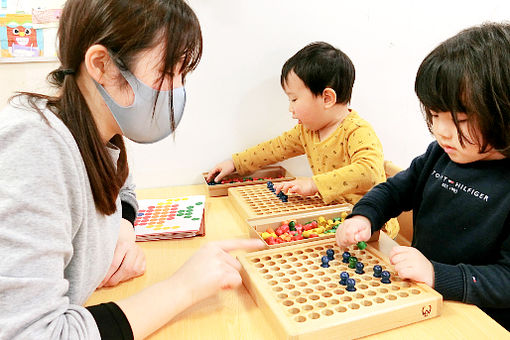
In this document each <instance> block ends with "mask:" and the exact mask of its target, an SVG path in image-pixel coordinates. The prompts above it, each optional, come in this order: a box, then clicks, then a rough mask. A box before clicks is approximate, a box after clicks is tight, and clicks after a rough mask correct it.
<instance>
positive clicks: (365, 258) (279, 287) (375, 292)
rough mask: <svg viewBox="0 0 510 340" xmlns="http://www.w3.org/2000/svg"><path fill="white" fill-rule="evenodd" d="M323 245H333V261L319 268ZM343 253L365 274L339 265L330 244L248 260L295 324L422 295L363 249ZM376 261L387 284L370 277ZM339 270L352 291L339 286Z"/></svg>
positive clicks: (340, 254)
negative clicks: (352, 281) (360, 264)
mask: <svg viewBox="0 0 510 340" xmlns="http://www.w3.org/2000/svg"><path fill="white" fill-rule="evenodd" d="M328 248H333V249H334V251H335V259H334V260H332V261H330V262H329V264H330V267H329V268H322V267H321V266H320V263H321V257H322V256H324V255H325V254H326V250H327V249H328ZM348 251H349V252H350V253H351V255H352V256H356V257H357V258H358V261H361V262H363V263H364V264H365V268H364V270H365V274H356V273H355V272H354V271H355V270H354V269H351V268H349V267H348V264H346V263H343V262H342V252H341V251H340V250H339V248H338V247H336V246H332V245H326V246H314V247H308V248H305V249H303V250H294V251H283V252H282V253H276V254H272V255H264V256H261V257H256V256H255V257H251V258H250V259H249V261H250V262H251V264H252V265H253V266H254V267H255V268H256V270H257V272H258V274H259V275H260V277H262V278H263V279H264V280H265V281H266V282H267V284H268V285H269V286H270V288H271V291H272V292H273V294H274V296H275V297H276V301H278V303H279V304H280V306H281V307H282V308H283V309H284V310H285V312H286V315H287V316H288V317H289V319H291V320H293V321H295V322H297V323H303V322H306V321H307V320H309V319H312V320H314V319H319V318H324V317H326V318H327V317H330V316H332V315H338V314H343V313H349V311H350V310H359V309H362V308H370V307H371V306H376V305H382V304H384V303H385V302H387V301H395V300H397V299H405V298H407V297H409V296H412V295H419V294H421V293H422V291H421V290H420V288H419V287H418V286H417V285H413V284H411V283H410V282H408V281H405V280H402V279H401V278H399V277H398V276H397V275H396V274H395V273H394V272H393V271H391V269H390V268H388V266H387V265H386V264H385V263H380V261H379V259H378V257H376V256H374V255H372V254H370V253H369V252H367V251H366V250H359V249H357V248H356V249H354V248H352V247H351V248H349V250H348ZM376 264H379V265H380V266H381V267H382V268H383V270H387V271H389V272H390V274H391V284H383V283H381V282H380V278H376V277H373V275H372V274H373V266H374V265H376ZM342 271H346V272H348V273H349V276H350V277H351V278H354V279H355V280H356V291H355V292H348V291H346V289H345V286H343V285H340V284H339V280H340V273H341V272H342Z"/></svg>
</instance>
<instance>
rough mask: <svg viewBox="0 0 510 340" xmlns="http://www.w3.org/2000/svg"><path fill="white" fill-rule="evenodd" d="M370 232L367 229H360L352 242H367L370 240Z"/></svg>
mask: <svg viewBox="0 0 510 340" xmlns="http://www.w3.org/2000/svg"><path fill="white" fill-rule="evenodd" d="M370 234H371V230H369V229H367V228H361V229H359V230H358V231H357V232H356V233H355V234H354V241H355V242H356V243H357V242H361V241H368V240H369V239H370Z"/></svg>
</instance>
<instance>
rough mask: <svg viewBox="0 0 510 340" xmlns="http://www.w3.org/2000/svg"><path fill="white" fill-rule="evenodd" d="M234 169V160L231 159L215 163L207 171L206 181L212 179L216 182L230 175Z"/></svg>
mask: <svg viewBox="0 0 510 340" xmlns="http://www.w3.org/2000/svg"><path fill="white" fill-rule="evenodd" d="M235 169H236V167H235V165H234V161H233V160H231V159H229V160H227V161H224V162H221V163H219V164H216V166H215V167H214V168H212V170H211V171H209V174H208V175H207V182H210V181H212V180H213V179H214V181H215V182H216V183H219V182H220V181H221V179H222V178H223V177H225V176H227V175H230V174H231V173H233V172H234V171H235ZM215 176H216V177H215Z"/></svg>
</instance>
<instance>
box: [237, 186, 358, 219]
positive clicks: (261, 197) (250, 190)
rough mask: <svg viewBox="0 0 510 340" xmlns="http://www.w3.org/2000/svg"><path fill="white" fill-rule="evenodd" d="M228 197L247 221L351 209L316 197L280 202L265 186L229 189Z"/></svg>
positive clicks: (293, 196)
mask: <svg viewBox="0 0 510 340" xmlns="http://www.w3.org/2000/svg"><path fill="white" fill-rule="evenodd" d="M228 195H229V198H230V199H231V202H232V203H233V205H234V207H235V208H236V210H237V211H238V212H239V214H240V215H241V217H242V218H243V219H248V220H251V219H255V218H265V217H276V216H285V215H289V214H294V213H298V212H299V213H302V212H311V211H318V210H322V209H325V208H341V207H347V206H348V207H352V206H351V205H350V204H348V203H343V204H326V203H324V201H322V199H321V198H320V197H319V196H318V195H316V196H311V197H302V196H300V195H297V194H289V195H288V202H282V201H280V199H278V197H276V195H275V194H274V193H273V192H271V191H270V190H269V189H268V188H267V184H258V185H250V186H245V187H237V188H230V189H228Z"/></svg>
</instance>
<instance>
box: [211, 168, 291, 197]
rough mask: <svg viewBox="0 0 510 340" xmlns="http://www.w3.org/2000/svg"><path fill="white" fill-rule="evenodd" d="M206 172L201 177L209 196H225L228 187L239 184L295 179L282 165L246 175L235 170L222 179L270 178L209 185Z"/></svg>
mask: <svg viewBox="0 0 510 340" xmlns="http://www.w3.org/2000/svg"><path fill="white" fill-rule="evenodd" d="M208 174H209V173H208V172H204V173H202V177H203V178H204V182H205V184H206V185H207V188H208V191H209V196H226V195H228V189H229V188H233V187H239V186H245V185H253V184H260V183H264V184H265V183H266V182H267V181H271V182H273V183H275V182H283V181H292V180H294V179H296V177H294V176H293V175H292V174H291V173H290V172H288V171H287V169H285V168H284V167H282V166H268V167H266V168H263V169H260V170H257V171H255V172H253V173H252V174H249V175H246V176H240V175H239V174H238V173H237V172H234V173H232V174H230V175H228V176H225V177H224V178H223V179H222V180H232V179H242V178H248V177H252V178H265V177H268V178H271V179H270V180H269V179H264V180H247V181H244V182H234V183H225V184H214V185H209V184H208V183H207V175H208Z"/></svg>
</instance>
